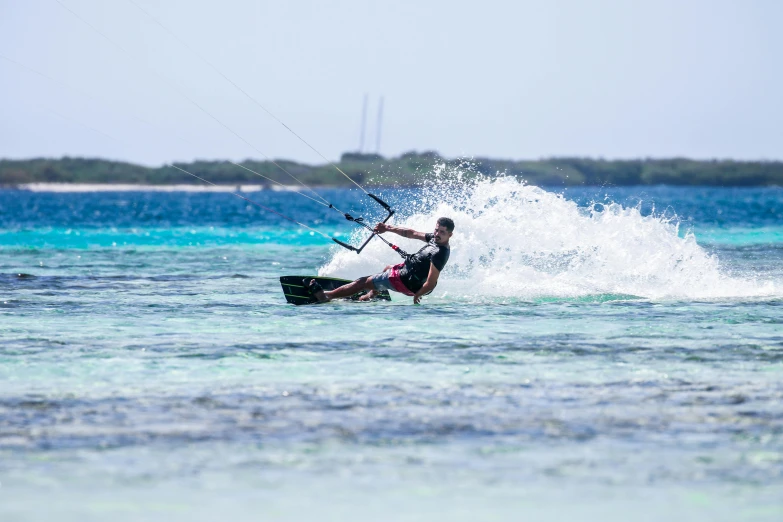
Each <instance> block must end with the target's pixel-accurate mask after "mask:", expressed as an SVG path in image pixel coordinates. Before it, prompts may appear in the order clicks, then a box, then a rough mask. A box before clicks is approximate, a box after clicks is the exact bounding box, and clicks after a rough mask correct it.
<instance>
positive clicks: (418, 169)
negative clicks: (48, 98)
mask: <svg viewBox="0 0 783 522" xmlns="http://www.w3.org/2000/svg"><path fill="white" fill-rule="evenodd" d="M175 165H176V168H171V167H169V166H162V167H157V168H151V167H144V166H141V165H135V164H132V163H126V162H118V161H108V160H103V159H91V158H69V157H64V158H59V159H48V158H34V159H28V160H0V187H3V188H6V189H13V188H18V189H22V190H32V191H40V190H47V191H59V192H84V191H86V190H91V191H98V190H114V191H117V190H125V191H128V190H149V191H177V190H178V191H183V190H186V191H191V192H197V191H198V192H229V191H233V190H236V187H240V188H241V190H242V191H243V192H255V191H259V190H267V189H271V190H301V189H302V188H301V185H300V182H301V183H304V184H306V185H307V186H308V187H319V188H339V187H351V186H354V183H358V184H360V185H366V186H383V187H414V186H420V185H422V183H426V182H430V181H432V180H433V178H436V177H437V176H445V177H443V178H442V179H444V180H446V179H450V178H452V177H455V176H456V173H457V172H459V176H460V178H461V179H463V180H467V179H470V178H472V177H479V176H484V177H490V178H491V177H496V176H503V175H505V176H512V177H516V178H518V179H523V180H525V181H526V182H527V183H529V184H531V185H537V186H549V187H556V186H561V187H571V186H637V185H638V186H651V185H681V186H724V187H753V186H783V162H781V161H732V160H709V161H703V160H692V159H687V158H670V159H636V160H603V159H591V158H548V159H540V160H519V161H517V160H502V159H491V158H471V159H462V158H456V159H448V158H443V157H441V156H440V155H439V154H438V153H437V152H433V151H425V152H409V153H406V154H403V155H401V156H399V157H396V158H384V157H382V156H379V155H377V154H359V153H345V154H343V155H342V157H341V158H340V161H339V162H337V163H336V164H334V165H333V164H325V165H306V164H302V163H296V162H293V161H287V160H275V161H274V162H273V161H257V160H252V159H248V160H245V161H242V162H241V163H240V164H239V165H238V164H237V163H233V162H228V161H194V162H192V163H177V164H175ZM335 167H338V168H335ZM451 173H454V174H453V175H452V174H451ZM197 178H198V179H197ZM204 181H206V182H208V183H214V184H215V185H217V186H216V187H213V186H212V185H207V184H206V183H204ZM210 187H211V188H210Z"/></svg>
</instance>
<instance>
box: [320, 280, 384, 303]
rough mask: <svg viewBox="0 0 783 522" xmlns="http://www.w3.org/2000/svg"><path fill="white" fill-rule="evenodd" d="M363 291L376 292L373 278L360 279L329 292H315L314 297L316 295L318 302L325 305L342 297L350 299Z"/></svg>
mask: <svg viewBox="0 0 783 522" xmlns="http://www.w3.org/2000/svg"><path fill="white" fill-rule="evenodd" d="M311 284H312V283H311ZM362 290H375V285H373V283H372V276H365V277H360V278H359V279H357V280H356V281H354V282H352V283H348V284H347V285H343V286H341V287H339V288H335V289H334V290H329V291H328V292H324V291H320V292H313V295H315V298H316V299H318V301H320V302H322V303H325V302H327V301H331V300H332V299H339V298H341V297H349V296H352V295H353V294H358V293H359V292H361V291H362Z"/></svg>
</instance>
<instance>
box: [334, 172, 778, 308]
mask: <svg viewBox="0 0 783 522" xmlns="http://www.w3.org/2000/svg"><path fill="white" fill-rule="evenodd" d="M411 207H412V208H407V209H400V210H402V212H401V213H407V214H408V215H409V217H407V218H404V219H401V220H398V222H397V224H398V225H401V226H404V227H409V228H413V229H416V230H421V231H429V230H431V229H433V228H434V227H435V221H436V220H437V218H438V217H440V216H448V217H451V218H452V219H454V222H455V224H456V229H455V232H454V236H453V237H452V239H451V247H452V250H451V258H450V260H449V263H448V265H447V266H446V268H445V269H444V272H443V274H442V275H441V278H440V281H439V284H438V287H437V288H436V290H435V292H434V293H433V296H435V297H446V298H458V299H462V298H476V297H479V298H484V297H488V298H498V297H500V298H521V299H537V298H547V297H553V298H579V297H588V296H616V297H617V298H633V297H636V298H648V299H656V300H658V299H664V300H665V299H716V298H739V297H766V296H775V295H777V293H779V292H777V291H776V288H775V285H774V284H773V283H765V284H762V283H758V282H756V281H753V280H747V279H741V278H734V277H730V276H729V275H727V274H725V273H724V272H723V271H722V270H721V267H720V263H719V261H718V259H717V258H716V257H715V256H713V255H710V254H708V253H707V252H706V251H705V250H704V249H703V248H702V247H700V246H699V245H698V244H697V242H696V238H695V237H694V235H693V234H692V233H690V232H689V233H686V234H685V235H684V237H680V236H679V235H678V232H679V230H678V228H679V224H678V222H677V221H676V220H674V219H671V218H663V217H661V216H656V215H650V216H643V215H642V214H641V212H640V210H639V208H637V207H630V208H628V207H623V206H622V205H620V204H618V203H606V204H601V205H595V206H592V207H588V208H585V207H579V206H577V204H576V203H575V202H573V201H569V200H568V199H566V198H565V197H563V195H561V194H556V193H552V192H547V191H546V190H543V189H541V188H538V187H534V186H529V185H526V184H525V183H524V182H521V181H519V180H517V179H515V178H511V177H499V178H494V179H479V180H472V181H463V180H462V173H461V172H459V171H451V170H449V169H447V168H446V167H442V168H440V169H437V170H436V172H435V176H434V181H433V182H432V183H431V184H429V185H428V186H427V188H425V190H424V191H423V196H422V198H421V199H420V200H419V201H417V202H416V203H414V204H413V205H411ZM394 241H395V242H396V244H398V245H399V246H400V247H401V248H403V249H404V250H406V251H408V252H415V251H416V250H417V249H418V248H420V247H421V246H422V243H421V242H418V241H414V240H409V239H404V238H400V237H398V236H394ZM398 262H400V258H399V257H398V256H397V255H396V254H395V253H394V251H392V250H391V249H389V248H388V247H387V246H386V245H384V244H382V243H381V242H379V241H374V242H371V243H370V244H369V245H368V246H367V248H365V250H364V251H363V252H362V254H361V255H360V256H357V255H356V254H354V253H352V252H347V251H345V250H340V251H336V252H335V253H334V255H333V257H332V259H331V260H330V261H329V262H328V263H327V264H326V265H325V266H323V267H322V268H321V269H320V271H319V273H320V274H321V275H330V276H336V277H346V278H355V277H358V276H361V275H368V274H373V273H377V272H378V271H380V270H381V269H382V268H383V267H384V266H385V265H388V264H394V263H398Z"/></svg>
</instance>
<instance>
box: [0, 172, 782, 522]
mask: <svg viewBox="0 0 783 522" xmlns="http://www.w3.org/2000/svg"><path fill="white" fill-rule="evenodd" d="M381 193H382V195H383V196H384V197H386V198H388V200H389V201H390V202H392V203H393V205H394V206H395V208H397V209H398V211H399V214H398V216H397V218H396V219H397V223H398V224H403V225H406V226H413V227H415V228H419V229H424V230H428V229H430V228H431V227H432V226H433V225H434V220H435V218H437V217H438V216H440V215H450V216H452V217H453V218H454V220H455V222H456V224H457V229H456V231H455V235H454V237H453V239H452V250H453V252H452V257H451V260H450V262H449V265H448V266H447V267H446V269H445V270H444V272H443V275H442V277H441V282H440V284H439V286H438V288H437V289H436V290H435V292H434V293H433V294H432V295H431V296H429V297H428V298H426V299H425V301H424V304H423V305H422V306H413V305H412V304H411V303H410V299H409V298H405V297H402V296H395V297H396V298H395V299H394V300H393V301H392V302H391V303H367V304H355V303H345V302H336V303H330V304H328V305H322V306H311V307H298V308H297V307H293V306H290V305H287V304H286V303H285V301H284V299H283V296H282V292H281V289H280V286H279V283H278V281H277V278H278V277H279V276H280V275H285V274H310V273H321V274H329V275H335V276H342V277H348V278H352V277H358V276H360V275H366V274H369V273H373V272H375V271H377V270H378V269H380V268H381V267H383V266H384V265H385V264H388V263H390V262H396V259H398V258H395V256H396V254H395V253H394V252H393V251H391V249H389V248H388V247H386V246H384V245H383V244H382V243H380V242H379V241H377V240H376V241H374V242H373V243H371V245H370V246H369V247H368V248H367V250H366V251H365V252H363V253H362V255H360V256H357V255H356V254H353V253H350V252H348V251H340V250H339V247H337V246H332V245H331V244H330V243H329V242H327V241H325V240H324V239H323V238H322V237H321V236H318V235H317V234H315V235H313V234H311V233H310V232H309V231H307V230H302V229H299V228H297V227H296V226H294V225H292V224H290V223H287V222H282V221H281V220H280V219H279V218H278V217H276V216H274V215H273V214H268V213H264V211H263V210H260V209H258V208H256V207H253V206H251V205H248V204H247V203H246V202H244V201H242V200H240V199H238V198H235V197H233V196H231V195H229V194H225V193H206V194H201V193H198V194H196V193H156V192H104V193H89V192H88V193H68V194H64V193H56V192H26V191H0V518H1V519H2V520H50V519H53V518H56V519H58V520H80V521H81V520H105V519H107V518H109V517H111V518H112V519H117V520H142V519H143V520H189V521H190V520H215V519H223V518H225V519H229V520H315V519H318V520H433V519H434V520H519V519H531V520H550V519H552V520H555V519H562V518H563V517H566V516H569V517H574V518H575V519H578V520H629V519H632V520H664V519H673V520H686V519H687V520H711V521H712V520H732V521H733V520H780V519H781V518H783V225H781V223H783V190H781V189H779V188H765V189H706V188H672V187H654V188H649V187H645V188H623V189H618V188H612V189H608V188H600V189H599V188H584V189H578V190H575V189H568V190H563V189H556V190H555V189H549V190H543V189H538V188H535V187H528V186H525V185H522V184H520V183H518V182H516V181H513V180H506V179H499V180H494V181H492V180H488V181H483V182H477V183H473V184H463V183H461V182H459V180H458V179H453V178H452V179H447V180H439V181H438V182H437V183H434V184H433V185H432V186H430V187H428V188H426V189H421V190H383V191H381ZM321 194H323V195H324V196H325V197H327V199H329V200H330V201H332V202H334V203H335V204H336V205H337V206H338V207H339V208H341V209H343V210H346V211H351V212H353V213H356V214H358V215H365V216H367V217H368V219H374V218H377V217H380V216H381V215H382V213H381V212H379V209H377V208H375V207H373V206H372V205H369V204H367V203H366V202H365V200H364V199H363V198H362V197H361V194H360V193H357V192H356V191H348V190H329V191H322V192H321ZM248 195H249V196H250V197H251V198H252V199H254V200H256V201H258V202H259V203H261V204H263V205H267V206H270V207H272V208H274V209H276V210H279V211H281V212H283V213H286V214H289V215H291V216H294V217H296V218H297V219H300V220H302V221H303V222H305V223H306V224H308V225H310V226H313V227H315V228H316V229H318V230H321V231H323V232H325V233H327V234H330V235H332V234H339V236H338V237H340V238H342V239H344V240H349V239H350V240H353V241H358V240H361V239H362V238H361V235H360V234H358V233H356V232H355V231H354V229H353V228H351V225H350V224H349V223H347V222H345V220H343V219H342V218H341V216H339V215H337V214H336V213H330V212H331V211H329V209H326V208H325V207H320V206H318V205H315V204H313V203H312V202H311V201H309V200H306V199H305V198H301V197H299V196H298V195H297V194H295V193H285V192H257V193H252V194H248ZM395 241H397V240H396V239H395ZM397 242H398V244H400V245H401V246H403V247H404V248H408V249H411V250H412V249H413V247H414V244H413V243H410V242H409V241H408V240H404V239H399V241H397Z"/></svg>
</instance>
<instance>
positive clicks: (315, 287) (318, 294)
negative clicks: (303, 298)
mask: <svg viewBox="0 0 783 522" xmlns="http://www.w3.org/2000/svg"><path fill="white" fill-rule="evenodd" d="M304 283H305V286H306V287H307V291H308V292H310V295H312V296H313V297H315V298H316V299H318V302H319V303H325V302H327V301H328V300H329V298H328V297H326V293H325V292H324V289H323V288H321V285H319V284H318V281H316V280H315V279H310V281H309V282H308V281H304Z"/></svg>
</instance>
